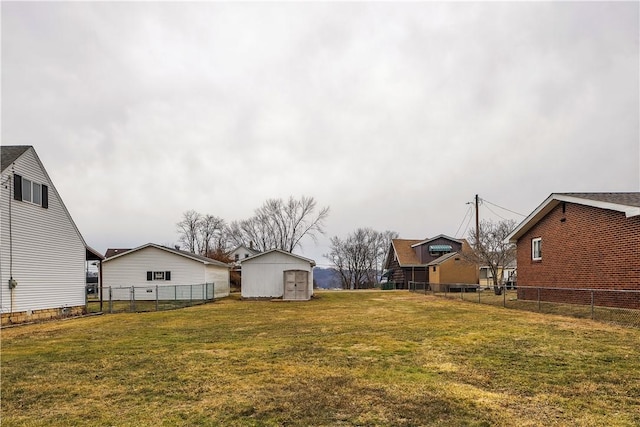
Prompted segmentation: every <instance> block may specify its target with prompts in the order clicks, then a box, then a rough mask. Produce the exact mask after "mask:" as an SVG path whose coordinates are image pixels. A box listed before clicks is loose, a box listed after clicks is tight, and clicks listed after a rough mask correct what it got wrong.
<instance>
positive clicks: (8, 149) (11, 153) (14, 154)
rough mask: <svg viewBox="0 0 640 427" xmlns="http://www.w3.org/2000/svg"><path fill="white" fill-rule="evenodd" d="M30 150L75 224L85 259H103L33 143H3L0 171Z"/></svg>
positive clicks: (65, 211)
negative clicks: (79, 226) (82, 230)
mask: <svg viewBox="0 0 640 427" xmlns="http://www.w3.org/2000/svg"><path fill="white" fill-rule="evenodd" d="M28 150H31V151H32V152H33V158H34V159H35V161H36V163H37V164H38V166H39V167H40V170H41V171H42V173H43V174H44V176H45V178H46V180H47V183H48V185H49V186H50V187H51V190H52V191H53V193H54V194H55V197H56V198H57V200H58V202H60V206H61V207H62V210H63V211H64V213H65V214H66V215H67V218H68V219H69V222H70V223H71V225H72V226H73V228H74V230H75V231H76V233H77V234H78V237H79V238H80V241H81V242H82V244H83V245H84V247H85V259H86V260H91V261H93V260H102V259H103V257H102V255H101V254H100V253H99V252H98V251H96V250H95V249H93V248H92V247H91V246H89V245H87V242H86V241H85V240H84V237H82V233H80V230H79V229H78V226H77V225H76V223H75V221H74V220H73V217H72V216H71V214H70V213H69V210H68V209H67V206H66V205H65V204H64V201H63V200H62V197H60V194H59V193H58V190H57V189H56V186H55V185H54V184H53V181H52V180H51V177H50V176H49V173H48V172H47V170H46V169H45V167H44V165H43V164H42V161H41V160H40V157H38V153H37V152H36V149H35V148H33V146H32V145H3V146H0V173H1V172H4V171H5V169H7V168H8V167H9V166H11V164H12V163H13V162H15V161H16V160H18V158H20V157H21V156H22V155H23V154H24V153H26V152H27V151H28Z"/></svg>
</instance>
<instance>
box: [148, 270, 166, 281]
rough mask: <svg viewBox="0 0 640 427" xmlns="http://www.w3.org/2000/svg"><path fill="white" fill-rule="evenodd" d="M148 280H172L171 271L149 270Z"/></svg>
mask: <svg viewBox="0 0 640 427" xmlns="http://www.w3.org/2000/svg"><path fill="white" fill-rule="evenodd" d="M147 280H148V281H152V280H165V281H168V280H171V272H170V271H147Z"/></svg>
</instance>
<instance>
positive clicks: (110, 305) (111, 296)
mask: <svg viewBox="0 0 640 427" xmlns="http://www.w3.org/2000/svg"><path fill="white" fill-rule="evenodd" d="M109 313H111V314H113V295H112V293H111V286H109Z"/></svg>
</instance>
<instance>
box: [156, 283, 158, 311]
mask: <svg viewBox="0 0 640 427" xmlns="http://www.w3.org/2000/svg"><path fill="white" fill-rule="evenodd" d="M156 311H158V285H156Z"/></svg>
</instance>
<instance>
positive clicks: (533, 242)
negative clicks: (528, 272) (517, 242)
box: [531, 237, 542, 261]
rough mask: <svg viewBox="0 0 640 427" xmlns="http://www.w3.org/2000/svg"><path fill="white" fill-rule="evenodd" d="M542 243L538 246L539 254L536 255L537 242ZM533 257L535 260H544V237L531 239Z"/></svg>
mask: <svg viewBox="0 0 640 427" xmlns="http://www.w3.org/2000/svg"><path fill="white" fill-rule="evenodd" d="M538 242H539V243H540V244H539V245H537V246H538V252H539V254H538V255H537V256H536V243H538ZM531 259H532V260H533V261H542V237H536V238H534V239H531Z"/></svg>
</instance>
